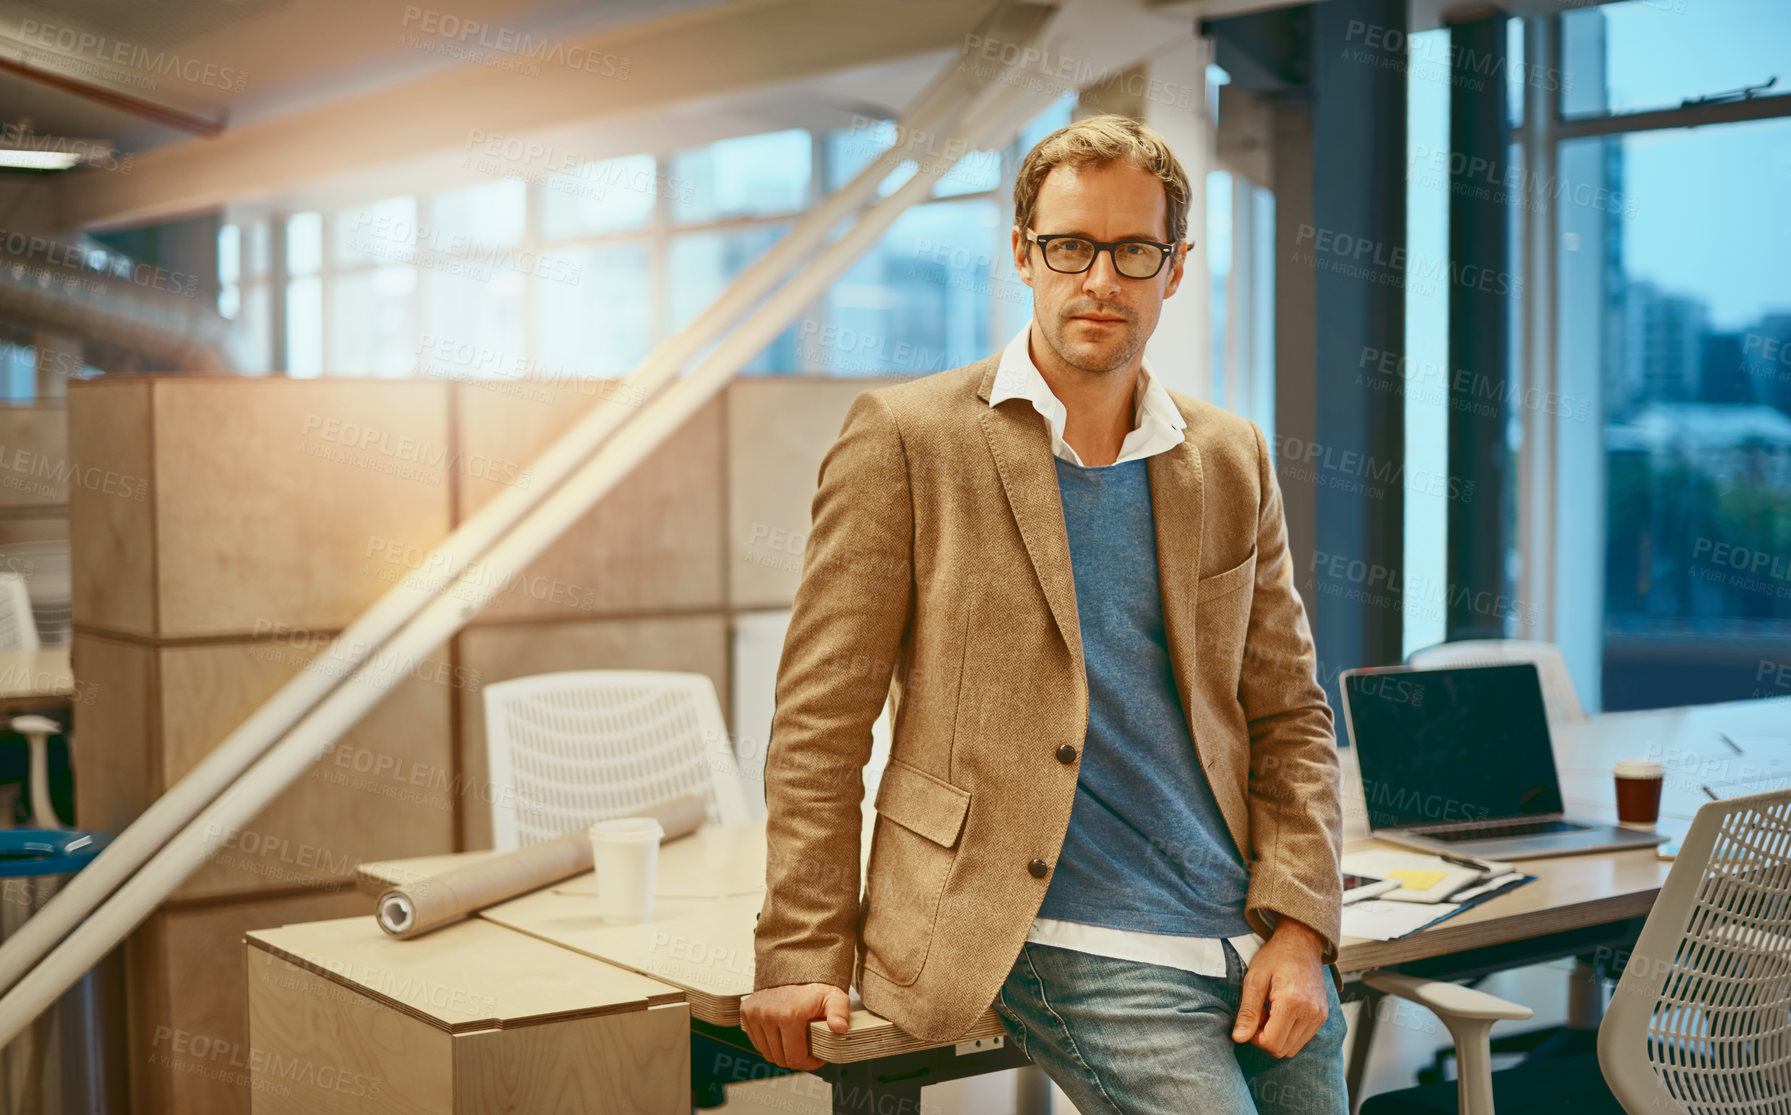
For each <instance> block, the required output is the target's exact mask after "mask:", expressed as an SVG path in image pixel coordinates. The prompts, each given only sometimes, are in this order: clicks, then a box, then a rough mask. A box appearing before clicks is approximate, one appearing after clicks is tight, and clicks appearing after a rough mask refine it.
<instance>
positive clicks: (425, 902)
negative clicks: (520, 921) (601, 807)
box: [374, 794, 704, 939]
mask: <svg viewBox="0 0 1791 1115" xmlns="http://www.w3.org/2000/svg"><path fill="white" fill-rule="evenodd" d="M627 816H630V817H652V818H653V819H655V820H657V821H658V822H659V824H660V826H661V827H662V828H664V829H665V837H664V839H665V840H670V839H672V838H673V837H677V836H683V835H684V834H685V833H688V832H694V831H696V829H697V828H698V827H699V826H701V825H702V823H703V819H704V811H703V799H701V798H699V797H697V796H695V795H694V794H686V795H684V796H683V797H677V798H673V799H671V800H670V801H666V802H662V803H660V804H659V805H655V806H653V807H651V808H648V809H641V810H636V811H635V812H633V813H629V814H627ZM589 870H591V838H590V837H589V836H587V835H586V833H585V830H584V829H579V830H577V831H576V832H569V833H567V834H566V835H564V836H559V837H555V838H554V839H552V840H544V841H542V842H541V843H539V844H530V845H529V846H528V847H526V848H518V849H517V850H516V851H514V852H505V853H504V854H503V855H500V856H487V857H485V858H484V859H480V860H477V861H475V862H473V863H469V864H467V865H466V866H464V867H456V868H454V869H453V870H452V871H446V872H443V873H442V874H440V875H431V876H429V877H427V878H423V879H418V880H416V881H414V882H410V883H405V884H403V885H401V886H394V887H388V888H387V889H386V890H385V891H383V892H381V894H380V896H379V904H378V905H377V906H376V907H374V917H375V918H376V919H378V921H379V927H380V928H381V929H383V930H385V931H386V932H387V933H389V934H391V935H392V936H394V937H398V938H400V939H406V938H410V937H417V936H421V935H422V934H424V933H428V932H429V931H430V930H432V929H440V928H441V927H442V926H444V925H448V924H451V923H453V922H456V921H459V920H460V919H461V918H464V917H467V916H469V915H471V914H474V913H477V912H478V911H480V910H483V909H484V908H485V907H487V906H495V905H496V904H497V903H499V902H508V901H509V900H510V899H512V898H515V897H517V896H518V895H523V894H527V893H529V892H530V891H532V890H539V889H541V888H542V887H544V886H547V885H548V884H549V883H557V882H559V881H560V880H561V879H566V878H570V877H571V876H573V875H581V874H583V873H584V872H586V871H589Z"/></svg>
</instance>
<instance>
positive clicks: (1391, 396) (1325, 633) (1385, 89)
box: [1282, 0, 1416, 708]
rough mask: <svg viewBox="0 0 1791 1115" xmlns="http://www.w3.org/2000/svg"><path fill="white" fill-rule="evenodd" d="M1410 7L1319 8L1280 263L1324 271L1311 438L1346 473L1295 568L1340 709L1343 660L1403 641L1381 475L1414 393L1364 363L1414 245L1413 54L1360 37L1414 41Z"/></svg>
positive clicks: (1398, 310)
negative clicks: (1296, 205)
mask: <svg viewBox="0 0 1791 1115" xmlns="http://www.w3.org/2000/svg"><path fill="white" fill-rule="evenodd" d="M1406 14H1407V13H1406V4H1405V0H1329V2H1328V3H1324V4H1317V5H1314V6H1313V8H1312V80H1313V97H1312V103H1313V118H1312V137H1313V139H1312V143H1313V154H1312V162H1313V166H1314V168H1315V171H1316V172H1317V173H1316V179H1315V182H1314V185H1313V200H1312V224H1311V225H1310V226H1308V227H1307V228H1306V229H1305V230H1304V233H1305V235H1304V238H1303V239H1302V240H1301V241H1297V242H1296V243H1295V244H1293V245H1290V247H1293V248H1294V249H1295V250H1296V252H1297V253H1298V254H1297V255H1296V257H1295V258H1293V259H1291V260H1287V261H1285V262H1284V263H1283V264H1282V266H1285V267H1306V268H1309V269H1314V270H1316V272H1317V274H1316V315H1315V316H1316V321H1315V323H1314V330H1313V332H1314V333H1315V334H1316V335H1317V339H1318V353H1317V355H1318V383H1317V392H1316V399H1315V402H1316V410H1317V420H1316V428H1317V435H1316V437H1315V439H1314V442H1315V445H1316V447H1317V450H1318V452H1319V453H1321V454H1323V455H1324V456H1323V457H1322V458H1321V459H1320V463H1319V464H1318V465H1317V467H1319V468H1320V469H1321V470H1323V471H1326V472H1327V473H1328V475H1327V477H1326V479H1327V480H1330V479H1335V480H1336V481H1338V483H1336V484H1334V485H1326V486H1323V487H1321V488H1320V489H1319V491H1318V493H1317V519H1318V524H1317V525H1318V538H1317V544H1316V548H1315V551H1314V554H1313V559H1312V561H1313V564H1312V565H1311V566H1309V567H1308V568H1307V569H1303V570H1299V571H1298V575H1299V577H1300V579H1301V580H1305V581H1310V582H1311V584H1312V587H1313V589H1314V590H1315V604H1316V607H1315V609H1314V612H1315V615H1314V619H1313V624H1312V626H1313V635H1314V638H1315V639H1316V641H1317V643H1318V658H1319V662H1320V664H1321V667H1322V668H1321V670H1320V673H1321V674H1322V675H1324V678H1323V680H1325V681H1327V682H1328V684H1327V685H1326V691H1327V696H1329V698H1330V700H1331V702H1332V707H1333V708H1338V707H1340V703H1339V694H1338V693H1337V691H1336V681H1335V678H1336V675H1337V671H1338V670H1339V669H1340V668H1342V667H1346V666H1374V665H1385V664H1389V663H1395V662H1398V661H1399V660H1400V657H1401V652H1402V646H1401V620H1402V613H1403V610H1404V608H1405V606H1406V602H1407V583H1406V574H1405V571H1404V535H1405V498H1404V487H1403V485H1402V484H1400V483H1399V482H1398V481H1397V480H1394V481H1380V482H1376V481H1375V480H1374V479H1373V477H1374V476H1378V475H1382V474H1383V472H1384V471H1385V470H1388V469H1395V468H1397V467H1398V466H1400V465H1401V464H1403V462H1404V460H1405V398H1404V394H1403V392H1401V391H1399V390H1387V389H1380V387H1381V385H1379V384H1371V383H1368V382H1366V381H1365V380H1364V377H1363V375H1362V370H1363V367H1364V364H1363V355H1364V354H1365V353H1369V352H1375V353H1388V352H1392V353H1398V352H1400V351H1401V350H1402V349H1403V348H1404V343H1405V284H1406V283H1407V281H1408V280H1409V279H1410V277H1411V276H1412V275H1413V274H1414V272H1415V270H1416V268H1415V266H1414V263H1413V261H1411V260H1409V259H1407V257H1406V231H1405V230H1406V211H1405V182H1406V125H1405V121H1406V67H1405V66H1404V65H1403V64H1398V63H1402V62H1403V61H1404V58H1403V55H1401V54H1400V53H1398V52H1396V51H1393V50H1391V49H1390V48H1385V47H1383V48H1379V49H1376V48H1372V47H1367V46H1364V45H1363V43H1364V37H1363V36H1362V35H1361V33H1360V28H1362V27H1364V26H1366V27H1370V28H1376V29H1378V30H1379V36H1378V39H1379V41H1382V42H1386V43H1392V42H1406V43H1409V42H1410V36H1409V35H1407V34H1406V33H1405V32H1406ZM1352 28H1354V29H1355V30H1354V31H1352ZM1349 461H1355V462H1358V464H1357V465H1355V466H1351V465H1348V464H1346V463H1345V462H1349ZM1352 468H1353V469H1356V470H1358V471H1354V472H1352ZM1369 469H1372V470H1374V471H1373V472H1372V474H1371V473H1370V472H1368V471H1361V470H1369ZM1394 475H1396V476H1397V475H1400V474H1399V473H1394Z"/></svg>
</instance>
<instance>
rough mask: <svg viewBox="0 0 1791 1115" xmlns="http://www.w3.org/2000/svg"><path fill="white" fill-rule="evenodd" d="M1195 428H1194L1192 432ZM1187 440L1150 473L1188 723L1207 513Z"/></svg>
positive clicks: (1166, 605) (1167, 616)
mask: <svg viewBox="0 0 1791 1115" xmlns="http://www.w3.org/2000/svg"><path fill="white" fill-rule="evenodd" d="M1192 428H1193V427H1192V426H1189V427H1188V429H1192ZM1185 435H1186V430H1184V440H1183V441H1182V443H1181V444H1180V445H1178V446H1176V447H1175V448H1174V449H1170V450H1167V451H1165V452H1162V453H1155V454H1152V455H1151V456H1149V457H1147V458H1145V471H1146V472H1147V473H1148V474H1149V475H1150V508H1151V517H1152V518H1153V519H1154V520H1156V527H1157V579H1158V581H1159V582H1160V584H1161V586H1162V592H1163V632H1164V635H1165V637H1166V638H1167V639H1168V641H1169V662H1170V665H1171V666H1172V667H1173V668H1174V670H1175V682H1176V686H1177V688H1178V690H1179V692H1180V696H1181V699H1182V706H1183V711H1184V712H1186V713H1187V714H1188V723H1189V724H1193V722H1194V710H1193V709H1192V708H1190V707H1188V706H1189V703H1190V701H1191V700H1192V693H1193V690H1194V669H1195V663H1196V659H1197V658H1198V653H1197V650H1196V647H1197V645H1198V644H1197V643H1196V641H1195V634H1196V632H1195V630H1194V614H1195V613H1194V604H1195V599H1196V593H1197V590H1198V588H1199V582H1200V539H1201V532H1202V528H1203V517H1204V515H1205V513H1206V485H1205V484H1204V483H1203V482H1202V478H1201V470H1200V450H1198V449H1196V448H1195V447H1194V443H1193V442H1192V441H1189V440H1186V437H1185Z"/></svg>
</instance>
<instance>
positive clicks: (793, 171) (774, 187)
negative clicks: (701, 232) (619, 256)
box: [671, 129, 814, 224]
mask: <svg viewBox="0 0 1791 1115" xmlns="http://www.w3.org/2000/svg"><path fill="white" fill-rule="evenodd" d="M813 153H814V140H813V138H812V137H811V136H810V134H809V133H808V132H807V131H806V130H803V129H792V130H790V131H785V132H768V133H765V134H763V135H751V136H740V137H738V138H736V139H724V140H721V141H720V142H718V143H711V144H709V145H708V146H706V147H698V148H694V149H692V150H689V151H680V152H678V154H676V155H674V156H672V174H671V177H672V179H673V181H675V182H679V183H688V184H689V186H690V188H689V189H688V190H687V191H686V190H678V191H675V192H676V194H677V196H675V197H674V198H673V199H672V219H673V221H675V222H676V223H678V224H696V223H700V222H708V221H719V220H725V219H728V218H732V217H764V216H782V215H783V214H786V213H794V212H796V211H797V210H799V209H803V208H806V207H807V205H808V202H809V190H810V184H811V179H812V177H813V168H812V165H811V164H812V162H813Z"/></svg>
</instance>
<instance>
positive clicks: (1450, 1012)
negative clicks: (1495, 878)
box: [1361, 790, 1791, 1115]
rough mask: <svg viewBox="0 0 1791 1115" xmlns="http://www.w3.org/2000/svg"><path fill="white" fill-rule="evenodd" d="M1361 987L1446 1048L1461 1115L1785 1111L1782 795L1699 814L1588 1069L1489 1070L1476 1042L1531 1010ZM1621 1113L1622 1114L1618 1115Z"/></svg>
mask: <svg viewBox="0 0 1791 1115" xmlns="http://www.w3.org/2000/svg"><path fill="white" fill-rule="evenodd" d="M1362 980H1363V982H1364V983H1366V984H1368V985H1369V986H1370V987H1373V988H1375V989H1376V990H1379V991H1384V992H1386V993H1387V994H1389V995H1396V996H1398V997H1400V998H1402V999H1409V1000H1411V1001H1412V1002H1415V1003H1420V1004H1422V1005H1424V1006H1427V1007H1429V1008H1430V1009H1431V1010H1433V1011H1435V1012H1436V1014H1437V1016H1438V1017H1439V1018H1441V1019H1442V1020H1443V1022H1444V1024H1445V1025H1447V1026H1448V1027H1449V1032H1450V1033H1451V1034H1453V1035H1454V1037H1455V1048H1456V1056H1457V1064H1458V1066H1459V1077H1458V1079H1457V1081H1456V1088H1455V1093H1456V1104H1457V1109H1458V1110H1459V1111H1460V1112H1461V1113H1462V1115H1492V1112H1493V1110H1494V1108H1493V1104H1494V1101H1495V1098H1496V1100H1497V1102H1498V1110H1499V1112H1501V1113H1502V1115H1517V1112H1520V1111H1525V1110H1543V1109H1546V1110H1549V1111H1572V1112H1575V1113H1576V1115H1597V1113H1598V1112H1601V1111H1611V1110H1619V1109H1620V1110H1622V1111H1624V1112H1627V1113H1628V1115H1643V1113H1644V1112H1646V1113H1648V1115H1670V1113H1673V1112H1681V1113H1685V1115H1741V1113H1743V1112H1768V1111H1785V1110H1787V1109H1791V790H1776V791H1773V792H1772V793H1767V794H1753V795H1751V796H1748V797H1739V798H1725V799H1723V800H1720V801H1712V802H1707V803H1705V805H1704V806H1703V807H1702V808H1701V809H1699V810H1698V815H1697V816H1696V817H1695V818H1694V819H1693V820H1692V825H1691V831H1690V832H1689V833H1687V834H1686V837H1685V839H1684V841H1682V842H1681V845H1680V850H1679V854H1678V856H1677V858H1675V859H1674V861H1673V869H1672V870H1671V871H1670V872H1668V873H1667V881H1666V883H1665V884H1664V885H1662V886H1661V888H1660V896H1659V897H1658V898H1656V899H1655V901H1654V908H1653V909H1652V910H1650V911H1649V913H1648V920H1647V921H1646V922H1645V923H1644V924H1643V926H1642V932H1641V934H1640V936H1639V937H1638V939H1637V941H1636V946H1635V948H1634V949H1633V950H1632V951H1631V953H1630V955H1629V960H1628V962H1627V963H1626V964H1625V965H1624V969H1623V976H1622V978H1621V979H1620V980H1619V981H1618V983H1617V990H1616V992H1615V993H1614V994H1613V995H1612V996H1611V1004H1610V1007H1609V1008H1608V1009H1607V1010H1606V1011H1605V1016H1604V1023H1603V1025H1601V1026H1600V1027H1599V1029H1598V1053H1597V1056H1596V1057H1591V1056H1587V1057H1576V1058H1559V1059H1555V1060H1547V1061H1541V1062H1531V1063H1529V1064H1520V1065H1518V1066H1516V1067H1515V1068H1510V1069H1505V1070H1502V1071H1500V1072H1496V1073H1495V1072H1492V1071H1491V1062H1490V1052H1489V1048H1488V1038H1487V1031H1488V1030H1489V1029H1490V1028H1491V1026H1492V1023H1493V1021H1494V1020H1496V1019H1500V1018H1528V1017H1529V1016H1530V1008H1528V1007H1525V1006H1520V1005H1518V1004H1516V1003H1509V1002H1506V1001H1505V1000H1503V999H1500V998H1497V997H1496V996H1493V995H1488V994H1486V993H1485V992H1482V991H1475V990H1472V989H1469V988H1466V987H1458V986H1456V985H1455V984H1452V983H1444V982H1441V981H1439V980H1427V979H1419V978H1416V977H1412V976H1402V975H1397V974H1394V973H1390V972H1382V971H1378V970H1376V971H1370V972H1366V973H1364V974H1363V976H1362ZM1447 1089H1448V1085H1446V1084H1444V1085H1430V1086H1428V1087H1426V1088H1412V1089H1407V1090H1405V1091H1402V1092H1390V1093H1383V1094H1381V1095H1378V1096H1370V1097H1369V1098H1368V1099H1367V1100H1365V1101H1364V1102H1363V1104H1362V1108H1361V1115H1393V1113H1396V1112H1416V1111H1422V1112H1429V1113H1434V1112H1436V1111H1438V1110H1443V1109H1446V1108H1445V1106H1444V1102H1445V1097H1444V1096H1443V1095H1442V1094H1441V1092H1440V1091H1439V1090H1442V1091H1446V1090H1447ZM1619 1105H1620V1107H1619Z"/></svg>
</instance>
